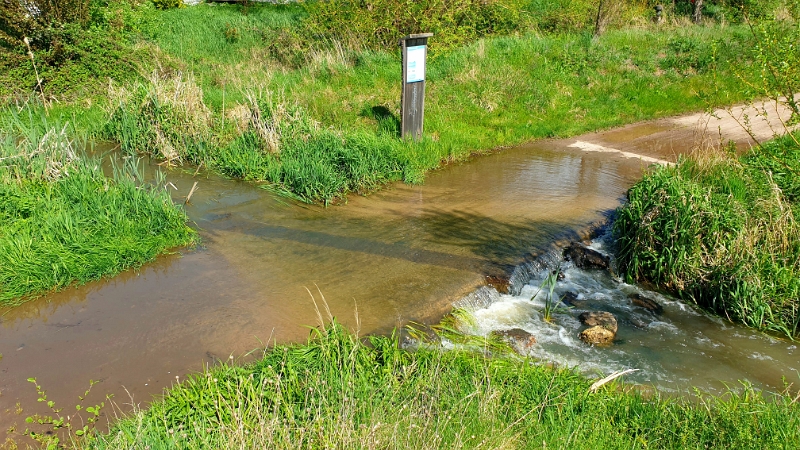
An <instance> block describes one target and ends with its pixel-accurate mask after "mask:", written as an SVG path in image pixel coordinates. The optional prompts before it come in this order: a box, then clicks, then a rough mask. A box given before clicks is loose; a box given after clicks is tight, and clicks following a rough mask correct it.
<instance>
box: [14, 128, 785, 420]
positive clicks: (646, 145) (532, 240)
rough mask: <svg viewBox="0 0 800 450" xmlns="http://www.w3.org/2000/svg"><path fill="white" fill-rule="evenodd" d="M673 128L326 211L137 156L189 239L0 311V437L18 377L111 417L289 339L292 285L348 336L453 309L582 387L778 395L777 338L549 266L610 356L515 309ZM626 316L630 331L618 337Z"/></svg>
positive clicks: (673, 146)
mask: <svg viewBox="0 0 800 450" xmlns="http://www.w3.org/2000/svg"><path fill="white" fill-rule="evenodd" d="M691 133H692V129H691V127H689V126H688V125H685V124H684V125H680V124H675V123H672V122H669V123H667V122H663V121H662V122H656V123H646V124H641V125H634V126H629V127H625V128H622V129H617V130H612V131H609V132H605V133H596V134H593V135H585V136H581V137H580V138H578V140H576V139H567V140H550V141H540V142H536V143H533V144H529V145H525V146H520V147H517V148H511V149H504V150H502V151H499V152H495V153H491V154H488V155H485V156H480V157H476V158H474V159H472V160H471V161H470V162H468V163H460V164H452V165H449V166H447V167H445V168H443V169H441V170H438V171H435V172H432V173H430V174H429V175H428V177H427V178H426V180H425V183H424V184H423V185H405V184H402V183H397V184H393V185H391V186H388V187H386V188H385V189H383V190H381V191H379V192H377V193H374V194H372V195H370V196H366V197H363V196H357V195H351V196H350V197H349V199H348V201H347V203H346V204H342V205H336V206H331V207H328V208H323V207H321V206H317V205H306V204H301V203H297V202H295V201H293V200H290V199H287V198H285V197H282V196H280V195H277V194H275V193H274V192H271V191H269V190H266V189H262V188H260V187H259V186H256V185H253V184H249V183H243V182H238V181H233V180H229V179H224V178H220V177H218V176H215V175H213V174H208V173H205V172H203V171H200V172H199V173H195V172H194V171H193V170H178V169H173V170H163V169H162V168H161V167H159V166H157V165H155V164H153V163H152V162H149V161H143V162H142V163H143V166H144V168H143V174H144V176H145V178H146V179H150V180H153V179H155V174H156V172H159V171H161V172H163V173H164V176H165V179H164V183H165V184H166V185H167V186H166V188H167V189H168V190H169V191H170V192H171V194H172V196H173V199H174V200H175V201H176V202H180V203H183V202H184V200H185V198H186V196H187V195H188V193H189V191H190V190H191V188H192V186H193V185H194V183H195V182H196V183H197V190H196V192H195V193H194V194H193V196H192V197H191V201H190V202H189V203H188V204H187V205H186V211H187V213H188V215H189V217H190V219H191V220H192V221H193V226H195V227H196V228H197V229H198V230H199V231H200V235H201V238H202V245H201V246H200V247H198V248H196V249H184V250H180V251H179V252H177V253H175V254H172V255H167V256H163V257H159V258H158V259H157V260H155V261H154V262H152V263H149V264H146V265H145V266H143V267H142V268H141V269H139V270H136V271H133V270H132V271H128V272H125V273H123V274H121V275H119V276H117V277H114V278H111V279H107V280H101V281H98V282H93V283H88V284H86V285H83V286H79V287H71V288H68V289H65V290H63V291H61V292H57V293H53V294H50V295H47V296H45V297H43V298H40V299H37V300H35V301H31V302H28V303H26V304H24V305H22V306H21V307H18V308H14V309H10V310H0V354H2V359H0V427H2V429H3V430H5V429H7V428H8V426H10V425H11V424H13V423H18V424H22V422H23V421H24V417H25V415H27V414H30V413H32V412H42V411H41V410H37V409H35V408H36V407H37V405H36V403H37V402H36V391H35V389H34V386H33V385H32V384H31V383H29V382H28V381H26V380H27V379H28V378H29V377H36V379H37V381H38V383H39V384H40V385H41V386H42V387H43V388H44V389H45V390H46V391H47V393H48V397H49V398H50V399H52V400H54V401H55V402H56V404H57V405H60V406H62V407H70V408H72V407H74V405H75V404H76V402H77V399H78V396H79V395H82V394H83V392H84V391H85V389H86V388H87V387H88V385H89V380H99V381H100V383H99V384H97V385H95V386H94V388H93V389H92V394H91V395H90V398H89V399H88V400H87V401H88V402H91V401H100V400H102V399H103V398H104V397H105V395H106V394H112V395H114V401H115V403H116V404H117V405H118V406H119V407H120V408H121V409H122V410H123V411H126V410H129V408H130V406H129V405H130V404H141V405H145V404H146V403H147V402H148V401H150V400H151V399H152V396H153V395H156V394H159V393H161V392H162V390H163V389H164V388H165V387H168V386H170V385H171V384H172V383H174V382H176V381H180V380H182V379H183V378H184V377H185V376H186V374H188V373H193V372H197V371H200V370H202V369H203V368H204V367H205V366H207V365H213V364H217V363H219V362H220V361H223V362H226V361H229V360H235V361H245V360H247V359H248V358H252V357H253V356H252V355H249V354H250V352H251V351H252V350H253V349H259V348H264V346H266V345H268V344H269V343H272V342H275V341H279V342H299V341H303V340H305V339H306V338H307V336H308V335H309V328H308V327H309V326H314V325H316V324H317V313H316V311H315V306H314V302H313V301H312V297H311V295H309V292H310V293H312V294H313V295H314V296H315V297H316V300H317V302H318V303H319V302H320V301H321V300H322V297H323V296H324V301H325V303H326V304H327V305H328V307H329V308H330V310H331V312H332V314H333V315H334V316H335V317H336V318H337V320H339V321H340V322H342V323H344V324H345V325H347V326H348V327H350V328H353V329H357V330H358V332H359V333H361V334H367V333H382V332H387V331H389V330H391V329H392V328H395V327H399V326H402V325H404V324H405V323H407V322H408V321H411V320H413V321H418V322H425V323H433V322H436V321H438V320H439V319H440V318H441V317H442V316H443V315H444V314H446V313H447V312H448V311H450V310H451V308H452V307H453V305H454V304H464V302H470V301H471V302H472V303H471V305H472V306H473V313H474V314H475V316H476V317H477V318H478V320H477V325H476V326H477V329H475V330H473V331H474V332H475V333H477V334H481V333H488V332H489V331H490V330H493V329H508V328H515V327H517V328H524V329H525V330H528V331H530V332H531V333H533V334H534V335H535V336H536V338H537V340H538V341H539V344H538V345H537V346H536V347H535V349H534V350H533V351H532V352H531V355H532V356H535V357H537V358H541V359H543V360H546V361H550V362H553V363H556V364H559V365H567V366H577V367H579V368H582V369H583V370H585V371H587V372H588V373H590V374H600V373H603V374H607V373H610V372H612V371H615V370H619V369H621V368H637V369H640V370H639V372H637V373H635V374H633V375H630V376H628V377H626V379H627V380H629V381H635V382H640V383H646V384H653V385H655V386H656V387H658V388H660V389H664V390H667V391H672V392H684V391H686V390H688V389H690V386H698V387H699V388H700V389H703V390H707V391H712V392H716V391H720V390H721V389H724V387H725V385H726V384H728V385H734V384H736V383H737V380H740V379H747V380H749V381H750V382H751V383H753V384H754V386H756V387H759V388H763V389H768V390H778V389H781V388H782V386H783V384H782V383H783V381H782V379H783V378H784V377H785V378H786V380H787V381H789V382H791V381H797V376H798V375H797V374H798V369H800V361H799V359H800V358H798V352H797V350H796V347H795V345H794V344H793V343H791V342H787V341H783V340H781V339H778V338H774V337H767V336H764V335H762V334H759V333H757V332H754V331H751V330H748V329H746V328H743V327H739V326H735V325H731V324H729V323H727V322H724V321H722V320H720V319H715V318H711V317H709V316H707V315H705V314H702V313H699V312H697V311H695V310H694V309H693V308H690V307H688V306H685V305H683V304H682V303H680V302H677V301H674V300H672V299H669V298H666V297H663V296H658V299H659V301H660V302H661V303H662V304H663V306H664V310H665V311H664V313H663V314H662V315H661V316H659V317H649V316H646V315H645V313H643V312H641V311H637V310H636V309H635V308H633V307H631V306H630V305H628V304H626V302H625V298H626V296H627V294H628V293H631V292H633V291H640V290H641V288H639V287H636V286H629V285H624V284H619V283H618V282H617V281H615V280H614V279H612V278H610V277H608V276H607V275H603V274H602V273H590V272H584V271H581V270H579V269H576V268H572V267H569V266H565V272H564V273H565V279H564V281H562V282H561V283H559V287H558V290H559V291H558V292H559V293H560V294H563V293H565V292H567V291H572V292H574V293H577V294H579V298H578V300H579V302H582V304H580V305H578V304H577V303H576V306H575V307H574V310H575V311H577V310H579V309H581V308H582V309H592V308H598V309H599V308H606V309H607V308H611V309H609V310H610V311H612V312H616V313H618V314H620V317H621V318H622V319H621V325H620V331H619V333H618V335H617V340H618V342H616V343H615V345H614V346H612V347H610V348H594V347H589V346H586V345H585V344H582V343H580V342H579V341H578V340H577V331H578V330H579V328H580V324H579V323H578V322H577V321H576V320H575V319H574V318H573V317H574V315H575V314H574V311H569V312H567V313H564V312H559V313H557V314H556V320H555V321H554V324H549V323H544V322H542V321H541V320H540V319H537V314H538V313H537V312H536V310H537V309H538V308H539V306H537V304H536V303H537V301H533V302H532V301H531V299H530V297H531V296H532V294H533V293H535V290H536V289H537V286H539V284H540V283H541V282H542V279H543V276H544V275H543V274H546V271H547V270H550V269H549V267H545V266H544V265H542V263H541V261H543V258H544V259H547V255H550V254H551V253H552V252H553V250H554V248H556V247H557V245H563V244H565V243H568V242H570V241H573V240H581V239H586V238H588V237H589V233H590V232H591V230H592V229H593V227H595V226H596V225H597V224H600V223H603V222H604V221H605V220H606V219H607V217H608V215H609V214H610V212H611V211H613V210H614V209H615V208H617V207H618V206H619V205H620V203H621V201H622V200H623V198H624V194H625V192H626V190H627V189H628V188H629V187H630V186H631V185H632V184H633V183H635V182H636V181H637V180H638V179H640V178H641V176H642V173H643V171H644V170H645V168H646V166H647V165H648V164H649V163H650V162H651V161H653V160H669V161H674V160H675V159H676V158H677V155H679V154H681V153H685V152H686V151H688V149H689V148H690V146H691V144H692V142H691V139H690V138H689V136H691ZM587 143H588V144H587ZM592 145H594V146H595V147H592ZM613 145H618V146H621V147H624V148H625V151H624V152H621V151H620V152H617V151H615V150H613V149H611V147H610V146H613ZM635 149H639V150H638V151H639V154H641V155H645V156H647V159H645V160H642V159H639V158H638V157H635V155H634V154H633V153H631V152H632V151H634V150H635ZM595 245H596V246H600V247H602V245H603V244H602V242H601V241H597V242H596V243H595ZM550 259H552V258H550ZM498 280H500V281H499V284H502V283H504V282H506V280H507V281H508V282H510V283H511V289H510V292H511V293H510V294H500V293H499V292H498V291H497V290H495V289H494V288H492V287H490V286H491V285H497V284H498ZM654 295H657V294H654ZM470 299H471V300H470ZM476 299H480V301H481V302H482V303H481V302H477V303H476V301H477V300H476ZM637 314H638V315H641V316H642V317H640V318H639V319H641V320H643V321H646V323H647V326H646V327H644V328H638V327H635V326H630V325H629V323H628V322H629V319H630V317H632V316H633V315H637ZM648 314H649V313H648ZM626 318H627V319H626ZM626 320H628V322H626ZM637 323H638V322H637ZM256 353H257V352H256ZM248 355H249V356H248ZM18 402H19V403H20V404H21V405H22V406H23V409H24V413H23V414H17V413H16V412H15V409H16V408H15V407H14V405H16V404H17V403H18Z"/></svg>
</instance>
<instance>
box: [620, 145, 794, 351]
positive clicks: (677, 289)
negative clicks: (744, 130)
mask: <svg viewBox="0 0 800 450" xmlns="http://www.w3.org/2000/svg"><path fill="white" fill-rule="evenodd" d="M732 151H733V150H731V151H730V152H729V153H720V152H716V153H715V152H709V151H703V152H698V153H697V154H696V155H694V156H693V157H691V158H686V159H682V160H681V161H679V162H678V164H677V165H676V166H674V167H663V168H658V169H656V170H655V171H654V172H653V173H651V174H649V175H647V176H646V177H645V178H644V179H643V180H642V181H641V182H639V183H638V184H636V186H634V187H633V188H632V189H631V190H630V191H629V193H628V203H627V204H626V205H625V206H623V207H622V208H621V210H620V211H619V215H618V218H617V221H616V223H615V229H616V233H617V235H618V244H619V257H618V263H619V268H620V271H621V273H623V274H625V275H626V277H627V278H628V279H630V280H650V281H653V282H655V283H657V284H658V285H660V286H662V287H664V288H666V289H668V290H669V291H671V292H673V293H675V294H677V295H679V296H681V297H683V298H686V299H691V300H693V301H694V302H696V303H697V304H698V305H700V306H703V307H706V308H709V309H711V310H713V311H715V312H717V313H719V314H721V315H723V316H726V317H728V318H730V319H731V320H735V321H738V322H742V323H744V324H746V325H749V326H752V327H756V328H760V329H766V330H772V331H776V332H781V333H784V334H786V335H788V336H798V335H799V334H800V302H799V301H798V299H800V227H798V223H797V221H796V217H800V216H798V214H800V184H799V182H798V180H800V178H798V175H800V146H798V145H797V144H796V142H795V141H794V140H793V139H792V137H785V138H782V139H778V140H776V141H773V142H770V143H768V144H765V145H763V146H761V147H757V148H754V149H753V150H751V151H750V152H748V153H747V154H745V155H743V156H742V157H736V155H735V154H734V153H731V152H732Z"/></svg>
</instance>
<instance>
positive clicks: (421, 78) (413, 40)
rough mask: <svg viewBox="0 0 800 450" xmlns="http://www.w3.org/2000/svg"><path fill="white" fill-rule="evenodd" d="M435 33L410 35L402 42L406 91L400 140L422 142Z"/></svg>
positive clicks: (403, 93)
mask: <svg viewBox="0 0 800 450" xmlns="http://www.w3.org/2000/svg"><path fill="white" fill-rule="evenodd" d="M431 36H433V33H421V34H409V35H408V36H406V37H404V38H402V39H400V49H401V51H402V65H403V70H402V74H403V89H402V93H401V95H400V117H401V121H400V137H401V138H403V139H406V138H407V137H411V138H412V139H414V140H415V141H418V140H420V139H422V125H423V122H424V118H425V65H426V60H427V58H428V38H429V37H431Z"/></svg>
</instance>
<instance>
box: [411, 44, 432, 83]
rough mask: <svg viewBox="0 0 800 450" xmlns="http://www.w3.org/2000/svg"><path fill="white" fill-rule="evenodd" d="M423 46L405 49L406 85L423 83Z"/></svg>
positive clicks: (424, 51) (424, 47) (424, 48)
mask: <svg viewBox="0 0 800 450" xmlns="http://www.w3.org/2000/svg"><path fill="white" fill-rule="evenodd" d="M426 47H427V46H425V45H417V46H414V47H408V48H407V49H406V52H407V53H406V83H416V82H418V81H425V53H426Z"/></svg>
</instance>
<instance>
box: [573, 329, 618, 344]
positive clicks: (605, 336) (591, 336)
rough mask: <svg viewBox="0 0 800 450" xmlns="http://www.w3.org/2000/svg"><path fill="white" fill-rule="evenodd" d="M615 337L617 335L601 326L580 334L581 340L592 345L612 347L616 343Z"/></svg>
mask: <svg viewBox="0 0 800 450" xmlns="http://www.w3.org/2000/svg"><path fill="white" fill-rule="evenodd" d="M614 336H615V334H614V333H613V332H611V330H609V329H607V328H606V327H602V326H600V325H596V326H593V327H591V328H587V329H585V330H583V331H581V334H580V338H581V340H582V341H583V342H586V343H587V344H591V345H611V343H612V342H614Z"/></svg>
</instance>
